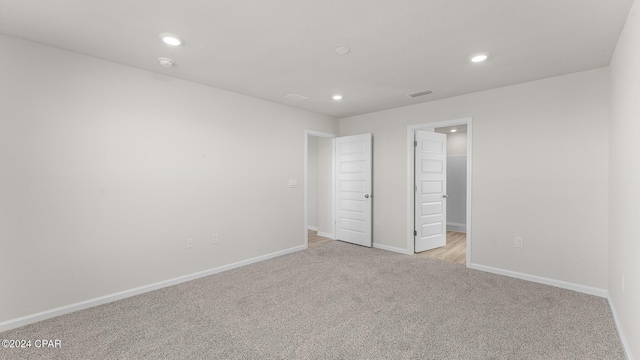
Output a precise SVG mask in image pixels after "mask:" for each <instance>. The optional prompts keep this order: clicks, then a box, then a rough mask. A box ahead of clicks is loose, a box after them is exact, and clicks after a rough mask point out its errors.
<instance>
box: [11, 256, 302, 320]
mask: <svg viewBox="0 0 640 360" xmlns="http://www.w3.org/2000/svg"><path fill="white" fill-rule="evenodd" d="M304 249H306V246H304V245H300V246H296V247H292V248H289V249H285V250H280V251H276V252H273V253H271V254H266V255H262V256H258V257H254V258H251V259H247V260H242V261H238V262H235V263H232V264H228V265H222V266H218V267H215V268H213V269H209V270H204V271H200V272H197V273H193V274H189V275H184V276H179V277H176V278H173V279H169V280H164V281H160V282H157V283H154V284H150V285H145V286H140V287H137V288H134V289H129V290H125V291H121V292H117V293H114V294H109V295H105V296H100V297H97V298H94V299H90V300H86V301H81V302H77V303H75V304H70V305H66V306H61V307H58V308H55V309H51V310H46V311H42V312H39V313H36V314H32V315H27V316H23V317H20V318H17V319H12V320H7V321H4V322H1V323H0V332H3V331H7V330H11V329H15V328H18V327H21V326H25V325H29V324H33V323H36V322H38V321H42V320H46V319H50V318H52V317H56V316H60V315H64V314H68V313H72V312H74V311H78V310H83V309H87V308H90V307H94V306H98V305H102V304H106V303H110V302H113V301H116V300H121V299H125V298H128V297H131V296H135V295H139V294H143V293H146V292H149V291H153V290H157V289H162V288H165V287H167V286H172V285H176V284H180V283H183V282H187V281H191V280H195V279H198V278H201V277H205V276H209V275H213V274H217V273H220V272H223V271H227V270H231V269H235V268H239V267H242V266H246V265H249V264H253V263H257V262H260V261H264V260H268V259H271V258H275V257H278V256H282V255H286V254H290V253H294V252H296V251H300V250H304Z"/></svg>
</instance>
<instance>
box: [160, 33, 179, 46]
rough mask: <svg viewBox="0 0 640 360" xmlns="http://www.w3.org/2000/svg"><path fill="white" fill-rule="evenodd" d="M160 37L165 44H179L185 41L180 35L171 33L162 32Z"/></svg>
mask: <svg viewBox="0 0 640 360" xmlns="http://www.w3.org/2000/svg"><path fill="white" fill-rule="evenodd" d="M160 39H162V41H163V42H164V43H165V44H167V45H172V46H178V45H182V44H183V43H184V41H183V40H182V39H181V38H180V37H179V36H177V35H174V34H169V33H162V34H160Z"/></svg>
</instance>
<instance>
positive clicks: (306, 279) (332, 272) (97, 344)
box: [0, 242, 624, 359]
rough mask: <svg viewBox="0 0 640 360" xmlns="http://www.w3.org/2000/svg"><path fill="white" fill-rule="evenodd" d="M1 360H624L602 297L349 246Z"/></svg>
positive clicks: (100, 322) (117, 312) (89, 315)
mask: <svg viewBox="0 0 640 360" xmlns="http://www.w3.org/2000/svg"><path fill="white" fill-rule="evenodd" d="M0 339H60V340H61V341H62V348H60V349H35V348H30V349H2V348H0V359H624V354H623V350H622V347H621V345H620V341H619V339H618V335H617V333H616V330H615V327H614V323H613V320H612V316H611V313H610V310H609V307H608V305H607V302H606V300H605V299H602V298H599V297H595V296H590V295H585V294H581V293H577V292H573V291H569V290H563V289H559V288H554V287H551V286H545V285H540V284H536V283H531V282H527V281H522V280H517V279H512V278H508V277H503V276H498V275H493V274H488V273H483V272H480V271H475V270H469V269H466V268H464V267H462V266H460V265H455V264H449V263H445V262H442V261H439V260H432V259H424V258H419V257H412V256H405V255H399V254H394V253H391V252H387V251H382V250H377V249H368V248H363V247H359V246H355V245H349V244H345V243H340V242H329V243H326V244H323V245H322V246H318V247H315V248H312V249H308V250H305V251H301V252H298V253H294V254H290V255H286V256H282V257H279V258H275V259H272V260H268V261H264V262H261V263H258V264H254V265H250V266H246V267H243V268H239V269H235V270H231V271H227V272H224V273H221V274H217V275H213V276H209V277H206V278H202V279H199V280H195V281H191V282H188V283H184V284H180V285H176V286H172V287H169V288H165V289H161V290H157V291H153V292H150V293H146V294H142V295H139V296H135V297H132V298H128V299H124V300H121V301H117V302H114V303H110V304H106V305H102V306H98V307H95V308H91V309H87V310H83V311H79V312H76V313H73V314H68V315H64V316H60V317H58V318H54V319H50V320H47V321H43V322H40V323H37V324H33V325H29V326H25V327H23V328H20V329H16V330H12V331H8V332H4V333H0Z"/></svg>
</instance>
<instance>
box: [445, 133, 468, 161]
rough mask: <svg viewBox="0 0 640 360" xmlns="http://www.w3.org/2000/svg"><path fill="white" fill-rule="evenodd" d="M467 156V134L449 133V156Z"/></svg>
mask: <svg viewBox="0 0 640 360" xmlns="http://www.w3.org/2000/svg"><path fill="white" fill-rule="evenodd" d="M454 155H467V132H466V131H465V132H455V133H447V156H454Z"/></svg>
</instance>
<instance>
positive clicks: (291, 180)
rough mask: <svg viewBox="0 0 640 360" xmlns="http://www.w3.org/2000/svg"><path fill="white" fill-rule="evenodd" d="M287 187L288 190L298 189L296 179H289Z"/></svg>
mask: <svg viewBox="0 0 640 360" xmlns="http://www.w3.org/2000/svg"><path fill="white" fill-rule="evenodd" d="M289 187H290V188H294V187H298V179H289Z"/></svg>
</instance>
